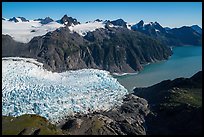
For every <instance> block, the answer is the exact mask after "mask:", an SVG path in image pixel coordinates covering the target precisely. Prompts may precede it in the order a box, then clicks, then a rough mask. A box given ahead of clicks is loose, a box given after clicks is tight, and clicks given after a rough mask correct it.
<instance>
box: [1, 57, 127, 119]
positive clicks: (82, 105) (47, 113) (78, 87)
mask: <svg viewBox="0 0 204 137" xmlns="http://www.w3.org/2000/svg"><path fill="white" fill-rule="evenodd" d="M126 94H128V91H127V90H126V89H125V88H124V87H123V86H122V85H120V84H119V83H118V82H117V80H116V79H114V78H112V77H111V75H110V74H109V72H107V71H103V70H97V69H82V70H77V71H67V72H63V73H53V72H50V71H47V70H45V69H43V66H42V64H41V63H39V62H37V61H36V60H34V59H27V58H18V57H15V58H12V57H8V58H3V59H2V115H7V116H20V115H22V114H38V115H40V116H43V117H46V118H47V119H49V120H51V122H53V123H55V122H58V121H59V120H61V119H63V118H64V117H65V116H68V115H73V114H74V113H76V112H80V113H88V112H92V111H97V110H109V109H110V108H112V107H114V106H117V105H121V104H122V98H123V97H124V95H126Z"/></svg>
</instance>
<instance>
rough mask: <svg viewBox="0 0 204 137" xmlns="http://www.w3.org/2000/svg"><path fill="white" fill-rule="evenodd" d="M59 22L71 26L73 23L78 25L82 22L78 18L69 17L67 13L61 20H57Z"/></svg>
mask: <svg viewBox="0 0 204 137" xmlns="http://www.w3.org/2000/svg"><path fill="white" fill-rule="evenodd" d="M57 22H58V23H61V24H65V25H68V26H71V25H72V24H74V25H77V24H80V22H78V21H77V19H75V18H72V17H68V16H67V14H65V15H64V16H63V17H62V18H61V19H60V20H58V21H57Z"/></svg>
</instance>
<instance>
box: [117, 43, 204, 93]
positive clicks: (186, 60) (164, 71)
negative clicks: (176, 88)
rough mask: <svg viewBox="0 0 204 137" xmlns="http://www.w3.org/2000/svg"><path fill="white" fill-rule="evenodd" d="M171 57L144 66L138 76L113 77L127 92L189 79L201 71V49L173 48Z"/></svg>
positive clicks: (190, 47) (188, 47) (195, 47)
mask: <svg viewBox="0 0 204 137" xmlns="http://www.w3.org/2000/svg"><path fill="white" fill-rule="evenodd" d="M172 50H173V55H172V56H171V57H170V58H169V59H168V60H165V61H160V62H157V63H152V64H149V65H146V66H144V69H143V70H142V71H140V72H139V73H138V74H128V75H124V76H114V77H115V78H117V79H118V81H119V83H120V84H121V85H123V86H124V87H125V88H126V89H128V90H129V92H131V91H132V89H133V88H134V87H148V86H151V85H154V84H156V83H159V82H161V81H163V80H167V79H171V80H172V79H175V78H178V77H185V78H189V77H191V76H192V75H194V74H195V73H196V72H198V71H199V70H202V47H201V46H182V47H174V48H173V49H172Z"/></svg>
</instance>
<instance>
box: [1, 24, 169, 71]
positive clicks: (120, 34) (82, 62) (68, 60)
mask: <svg viewBox="0 0 204 137" xmlns="http://www.w3.org/2000/svg"><path fill="white" fill-rule="evenodd" d="M2 41H3V42H2V50H3V55H2V57H5V56H20V57H22V56H23V57H32V58H37V59H38V60H39V61H40V62H42V63H44V66H45V68H47V69H48V70H52V71H57V72H62V71H66V70H75V69H81V68H97V69H104V70H108V71H110V72H119V73H120V72H135V71H138V70H141V69H142V64H146V63H149V62H154V61H158V60H164V59H168V57H169V56H170V55H171V54H172V51H171V50H170V48H168V47H167V46H166V45H164V44H161V43H160V42H159V41H157V40H155V39H153V38H151V37H149V36H146V35H144V34H142V33H140V32H135V31H131V30H129V29H127V28H112V27H109V26H106V29H97V30H96V31H93V32H88V33H87V35H86V36H84V37H82V36H80V35H79V34H78V33H75V32H73V33H70V30H69V28H68V26H67V27H64V28H60V29H57V30H56V31H54V32H49V33H47V34H46V35H44V36H38V37H34V38H33V39H32V40H31V41H30V42H29V43H26V44H22V43H18V42H15V41H14V40H12V38H11V37H9V36H5V35H2ZM19 45H21V47H20V49H21V50H19V48H18V47H19ZM10 49H12V50H10Z"/></svg>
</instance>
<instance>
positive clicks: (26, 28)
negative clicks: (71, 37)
mask: <svg viewBox="0 0 204 137" xmlns="http://www.w3.org/2000/svg"><path fill="white" fill-rule="evenodd" d="M60 27H64V25H63V24H59V23H57V22H54V21H53V22H50V23H48V24H45V25H42V24H41V23H40V21H32V20H30V21H29V22H22V21H21V22H11V21H7V20H2V34H8V35H10V36H11V37H13V39H14V40H15V41H18V42H22V43H28V42H29V41H30V40H31V39H32V38H33V37H36V36H42V35H45V34H46V33H47V32H50V31H54V30H56V29H58V28H60Z"/></svg>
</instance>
